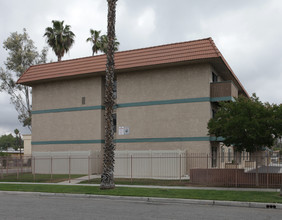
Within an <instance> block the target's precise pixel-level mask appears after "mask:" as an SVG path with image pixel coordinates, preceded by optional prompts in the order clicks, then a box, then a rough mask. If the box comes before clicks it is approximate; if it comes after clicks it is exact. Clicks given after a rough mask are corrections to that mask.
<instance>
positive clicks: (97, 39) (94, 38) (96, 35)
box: [86, 29, 101, 56]
mask: <svg viewBox="0 0 282 220" xmlns="http://www.w3.org/2000/svg"><path fill="white" fill-rule="evenodd" d="M100 33H101V31H96V30H93V29H90V34H91V37H88V38H87V39H86V42H91V43H92V45H93V46H92V56H94V54H95V53H98V51H101V36H100Z"/></svg>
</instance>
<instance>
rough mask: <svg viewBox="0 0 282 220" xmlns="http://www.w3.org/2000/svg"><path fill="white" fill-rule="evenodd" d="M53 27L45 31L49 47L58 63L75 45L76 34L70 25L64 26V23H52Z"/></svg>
mask: <svg viewBox="0 0 282 220" xmlns="http://www.w3.org/2000/svg"><path fill="white" fill-rule="evenodd" d="M52 23H53V27H47V28H46V29H45V34H44V35H43V36H44V37H46V38H47V43H48V45H49V46H50V47H51V48H52V49H53V51H54V52H55V54H56V56H57V57H58V61H61V60H62V57H63V56H64V55H65V53H67V52H68V51H69V49H70V48H71V47H72V45H73V43H74V37H75V34H74V33H73V32H72V31H71V30H70V27H71V26H70V25H65V26H64V21H54V20H53V21H52Z"/></svg>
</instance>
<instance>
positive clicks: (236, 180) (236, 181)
mask: <svg viewBox="0 0 282 220" xmlns="http://www.w3.org/2000/svg"><path fill="white" fill-rule="evenodd" d="M235 163H236V176H235V178H236V179H235V187H236V188H237V187H238V164H237V161H236V162H235Z"/></svg>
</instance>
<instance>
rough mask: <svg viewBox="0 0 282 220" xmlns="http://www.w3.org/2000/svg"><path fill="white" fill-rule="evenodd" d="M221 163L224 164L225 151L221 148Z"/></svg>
mask: <svg viewBox="0 0 282 220" xmlns="http://www.w3.org/2000/svg"><path fill="white" fill-rule="evenodd" d="M221 162H222V163H224V149H223V148H221Z"/></svg>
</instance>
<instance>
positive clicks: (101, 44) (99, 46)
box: [86, 29, 119, 56]
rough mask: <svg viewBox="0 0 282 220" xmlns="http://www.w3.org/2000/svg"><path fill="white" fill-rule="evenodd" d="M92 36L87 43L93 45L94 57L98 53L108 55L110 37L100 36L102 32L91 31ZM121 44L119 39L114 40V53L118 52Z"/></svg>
mask: <svg viewBox="0 0 282 220" xmlns="http://www.w3.org/2000/svg"><path fill="white" fill-rule="evenodd" d="M90 34H91V36H90V37H89V38H87V39H86V42H91V44H92V56H94V55H95V54H97V53H98V52H102V53H105V54H106V53H107V49H108V37H107V35H100V34H101V31H97V30H93V29H90ZM118 47H119V42H118V41H117V38H116V37H115V39H114V51H118Z"/></svg>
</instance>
